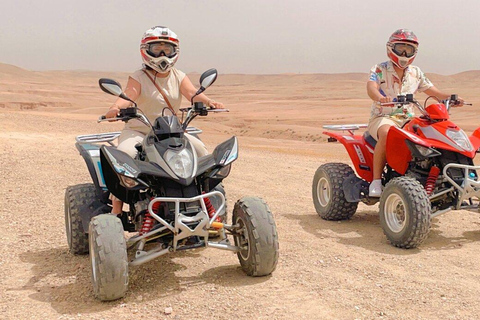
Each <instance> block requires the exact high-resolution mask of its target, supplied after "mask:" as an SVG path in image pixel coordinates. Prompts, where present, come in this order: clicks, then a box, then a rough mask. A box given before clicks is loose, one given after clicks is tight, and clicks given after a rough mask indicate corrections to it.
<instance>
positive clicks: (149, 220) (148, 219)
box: [139, 202, 160, 235]
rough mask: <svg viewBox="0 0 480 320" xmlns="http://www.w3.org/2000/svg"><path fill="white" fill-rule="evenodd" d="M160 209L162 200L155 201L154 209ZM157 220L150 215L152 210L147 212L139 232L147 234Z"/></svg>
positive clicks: (155, 210) (156, 211) (156, 210)
mask: <svg viewBox="0 0 480 320" xmlns="http://www.w3.org/2000/svg"><path fill="white" fill-rule="evenodd" d="M158 209H160V202H155V203H154V204H153V206H152V210H153V211H154V212H155V213H158ZM154 222H155V219H154V218H153V217H152V216H151V215H150V212H147V213H145V217H144V218H143V223H142V228H141V229H140V232H139V234H140V235H142V234H145V233H147V232H150V230H152V228H153V223H154Z"/></svg>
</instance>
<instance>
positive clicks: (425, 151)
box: [415, 144, 439, 157]
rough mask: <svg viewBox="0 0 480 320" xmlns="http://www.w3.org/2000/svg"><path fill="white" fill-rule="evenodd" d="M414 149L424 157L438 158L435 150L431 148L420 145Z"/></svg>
mask: <svg viewBox="0 0 480 320" xmlns="http://www.w3.org/2000/svg"><path fill="white" fill-rule="evenodd" d="M415 147H416V148H417V150H418V152H420V154H421V155H422V156H424V157H430V156H433V155H435V156H438V155H439V152H438V151H436V150H435V149H432V148H427V147H424V146H421V145H418V144H416V145H415Z"/></svg>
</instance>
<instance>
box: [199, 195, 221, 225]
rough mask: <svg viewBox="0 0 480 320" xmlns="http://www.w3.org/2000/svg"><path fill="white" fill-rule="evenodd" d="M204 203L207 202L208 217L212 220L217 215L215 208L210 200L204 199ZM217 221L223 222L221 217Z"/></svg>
mask: <svg viewBox="0 0 480 320" xmlns="http://www.w3.org/2000/svg"><path fill="white" fill-rule="evenodd" d="M203 193H205V192H203ZM203 202H205V207H207V211H208V216H209V217H210V218H211V217H213V216H214V215H215V212H216V211H215V208H214V206H213V204H212V203H211V202H210V198H203ZM215 220H216V221H218V222H221V221H222V220H221V219H220V217H217V219H215Z"/></svg>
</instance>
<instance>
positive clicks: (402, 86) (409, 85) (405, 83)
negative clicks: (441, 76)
mask: <svg viewBox="0 0 480 320" xmlns="http://www.w3.org/2000/svg"><path fill="white" fill-rule="evenodd" d="M369 81H375V82H376V83H377V84H378V85H379V91H380V93H381V94H382V95H383V96H385V97H390V98H392V99H394V98H396V97H397V96H398V95H406V94H409V93H412V94H415V93H417V92H423V91H425V90H427V89H429V88H431V87H433V84H432V82H431V81H430V80H429V79H428V78H427V77H426V76H425V74H424V73H423V72H422V70H420V68H419V67H416V66H412V65H410V66H408V67H407V68H405V73H404V76H403V79H400V78H399V77H398V75H397V72H396V71H395V69H394V68H393V64H392V61H390V60H389V61H386V62H382V63H380V64H377V65H375V66H373V68H372V69H371V70H370V78H369ZM371 110H372V111H371V114H370V116H371V118H374V117H377V116H381V114H380V109H379V108H378V105H377V104H376V102H374V103H373V104H372V109H371ZM408 112H409V113H411V114H412V115H413V108H411V107H410V108H409V110H408Z"/></svg>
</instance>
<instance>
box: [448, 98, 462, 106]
mask: <svg viewBox="0 0 480 320" xmlns="http://www.w3.org/2000/svg"><path fill="white" fill-rule="evenodd" d="M451 104H452V107H463V105H464V104H465V100H463V98H461V97H457V100H455V101H451Z"/></svg>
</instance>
